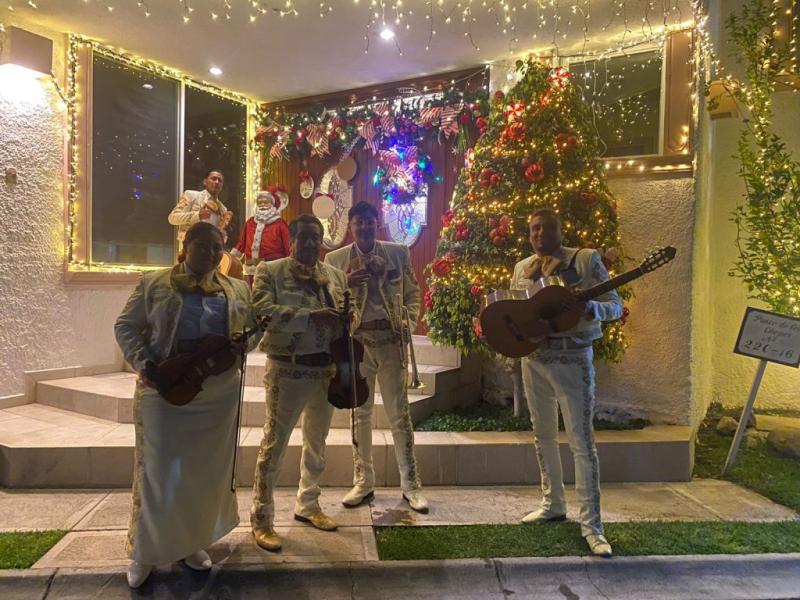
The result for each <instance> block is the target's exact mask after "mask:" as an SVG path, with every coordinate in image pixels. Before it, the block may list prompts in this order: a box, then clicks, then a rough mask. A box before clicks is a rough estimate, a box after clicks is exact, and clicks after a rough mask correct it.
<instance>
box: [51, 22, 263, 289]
mask: <svg viewBox="0 0 800 600" xmlns="http://www.w3.org/2000/svg"><path fill="white" fill-rule="evenodd" d="M68 53H69V54H68V57H67V62H68V71H69V75H68V82H67V83H68V85H67V87H68V90H67V111H68V116H67V121H68V136H67V139H66V141H65V144H66V152H65V155H66V156H67V165H66V168H65V190H66V191H67V202H66V206H65V223H66V225H67V226H66V228H65V229H66V230H65V239H64V244H65V246H64V247H65V252H64V279H65V281H66V282H67V283H75V284H102V283H107V284H129V283H134V282H136V281H138V279H139V277H140V273H141V272H143V271H150V270H156V269H163V268H164V265H120V264H106V263H95V262H93V260H92V205H93V201H94V198H93V190H92V161H93V155H94V148H93V131H94V128H93V123H92V110H93V89H94V88H93V70H94V69H93V64H94V63H93V60H94V56H95V54H97V55H98V56H102V57H103V58H106V59H110V60H116V61H118V62H121V63H123V64H126V65H129V66H131V67H135V68H139V69H142V70H145V71H149V72H151V73H152V74H153V75H154V76H156V77H161V78H164V79H172V80H174V81H176V82H177V83H178V85H179V94H178V99H177V106H176V110H177V111H178V119H177V126H178V130H177V132H176V133H177V136H176V144H177V148H176V152H177V158H178V160H177V165H176V168H177V176H176V181H175V186H176V189H175V202H176V203H177V201H178V198H179V197H180V194H181V193H182V192H183V190H184V173H183V170H184V162H185V148H184V145H185V124H186V123H185V118H186V111H185V101H186V88H187V87H194V88H197V89H199V90H201V91H204V92H208V93H211V94H215V95H217V96H220V97H222V98H225V99H227V100H231V101H234V102H238V103H240V104H242V105H244V107H245V108H246V138H247V149H246V155H245V163H246V164H245V190H244V193H245V206H246V213H247V214H246V215H244V216H245V218H247V217H249V216H250V213H251V212H252V210H253V207H252V205H253V201H254V198H255V194H256V192H257V191H258V177H257V174H258V170H259V164H260V155H259V152H258V151H257V150H255V149H254V147H253V145H252V144H251V143H250V141H251V140H252V139H253V137H254V135H255V116H256V113H257V110H258V104H257V103H256V101H254V100H253V99H251V98H247V97H245V96H242V95H240V94H236V93H234V92H230V91H228V90H224V89H222V88H219V87H216V86H213V85H211V84H208V83H206V82H203V81H198V80H195V79H192V78H189V77H187V76H185V75H183V74H182V73H180V72H179V71H176V70H173V69H170V68H169V67H164V66H162V65H160V64H158V63H155V62H152V61H149V60H146V59H142V58H139V57H134V56H132V55H129V54H127V53H122V52H120V51H117V50H116V49H114V48H110V47H107V46H103V45H102V44H100V43H98V42H96V41H94V40H90V39H88V38H84V37H82V36H77V35H73V36H70V44H69V50H68ZM166 218H167V215H164V219H166ZM174 243H175V250H176V253H177V241H175V242H174Z"/></svg>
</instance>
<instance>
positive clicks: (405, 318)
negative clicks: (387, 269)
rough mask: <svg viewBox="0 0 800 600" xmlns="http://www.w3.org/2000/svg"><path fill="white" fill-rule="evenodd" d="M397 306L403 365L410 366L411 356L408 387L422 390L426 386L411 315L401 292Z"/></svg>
mask: <svg viewBox="0 0 800 600" xmlns="http://www.w3.org/2000/svg"><path fill="white" fill-rule="evenodd" d="M397 306H398V311H399V312H400V315H399V316H400V329H401V331H402V333H401V336H402V337H401V339H400V346H401V347H402V352H403V366H406V367H407V366H408V359H409V356H410V357H411V382H410V383H409V384H408V388H409V389H412V390H421V389H423V388H424V387H425V384H424V383H422V380H420V378H419V369H418V368H417V356H416V354H415V352H414V337H413V336H412V335H411V315H410V314H409V313H408V307H407V306H406V305H405V304H403V299H402V298H401V297H400V294H397ZM406 346H407V347H406Z"/></svg>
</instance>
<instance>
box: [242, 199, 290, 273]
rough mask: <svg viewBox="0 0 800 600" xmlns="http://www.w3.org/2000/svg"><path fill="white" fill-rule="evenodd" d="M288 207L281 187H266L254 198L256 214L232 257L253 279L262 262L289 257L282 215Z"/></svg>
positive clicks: (245, 227) (286, 229)
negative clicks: (239, 261)
mask: <svg viewBox="0 0 800 600" xmlns="http://www.w3.org/2000/svg"><path fill="white" fill-rule="evenodd" d="M288 204H289V195H288V194H287V193H286V189H285V188H283V186H280V187H279V186H269V187H268V188H267V190H265V191H262V192H258V195H257V196H256V213H255V214H254V215H253V216H252V217H250V218H249V219H247V222H246V223H245V225H244V229H242V235H241V236H240V237H239V242H238V243H237V244H236V246H234V247H233V248H232V249H231V254H233V255H234V256H235V257H236V258H238V259H239V260H241V261H242V262H243V263H244V272H245V273H246V274H247V275H248V276H249V278H252V276H253V274H254V273H255V272H256V267H257V266H258V263H260V262H261V261H262V260H277V259H279V258H285V257H286V256H289V227H288V226H287V225H286V221H284V220H283V219H282V218H281V212H282V211H283V210H284V209H285V208H286V206H287V205H288Z"/></svg>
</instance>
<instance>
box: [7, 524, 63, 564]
mask: <svg viewBox="0 0 800 600" xmlns="http://www.w3.org/2000/svg"><path fill="white" fill-rule="evenodd" d="M66 534H67V532H66V531H62V530H51V531H13V532H9V533H0V569H27V568H30V567H32V566H33V564H34V563H35V562H36V561H37V560H39V559H40V558H42V556H44V555H45V554H46V553H47V551H48V550H50V548H52V547H53V546H55V545H56V544H57V543H58V542H59V541H60V540H61V538H63V537H64V536H65V535H66Z"/></svg>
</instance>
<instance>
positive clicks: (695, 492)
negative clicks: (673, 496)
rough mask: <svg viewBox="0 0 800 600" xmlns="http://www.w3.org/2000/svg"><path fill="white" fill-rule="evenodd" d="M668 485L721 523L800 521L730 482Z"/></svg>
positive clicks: (788, 512)
mask: <svg viewBox="0 0 800 600" xmlns="http://www.w3.org/2000/svg"><path fill="white" fill-rule="evenodd" d="M668 485H669V487H671V488H672V489H674V490H676V491H678V492H680V493H683V494H685V495H686V496H688V497H690V498H692V499H693V500H695V501H696V502H698V503H700V504H701V505H702V506H703V507H704V508H705V509H706V510H708V511H709V512H712V513H713V514H714V515H715V516H716V517H717V518H718V519H722V520H723V521H783V520H787V519H797V518H800V515H798V513H796V512H795V511H793V510H792V509H790V508H787V507H785V506H781V505H780V504H776V503H775V502H773V501H772V500H770V499H769V498H765V497H764V496H762V495H761V494H758V493H756V492H754V491H752V490H748V489H746V488H744V487H741V486H739V485H736V484H735V483H731V482H729V481H720V480H717V479H695V480H694V481H690V482H686V483H670V484H668Z"/></svg>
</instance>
